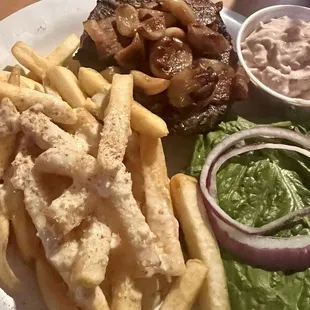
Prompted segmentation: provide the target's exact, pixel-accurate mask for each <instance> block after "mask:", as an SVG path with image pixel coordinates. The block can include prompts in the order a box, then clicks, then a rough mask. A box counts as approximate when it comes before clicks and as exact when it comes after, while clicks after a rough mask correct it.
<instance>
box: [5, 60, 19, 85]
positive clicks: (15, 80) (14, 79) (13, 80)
mask: <svg viewBox="0 0 310 310" xmlns="http://www.w3.org/2000/svg"><path fill="white" fill-rule="evenodd" d="M20 73H21V67H20V66H18V65H16V66H14V67H13V69H12V72H11V74H10V76H9V79H8V83H9V84H12V85H16V86H20Z"/></svg>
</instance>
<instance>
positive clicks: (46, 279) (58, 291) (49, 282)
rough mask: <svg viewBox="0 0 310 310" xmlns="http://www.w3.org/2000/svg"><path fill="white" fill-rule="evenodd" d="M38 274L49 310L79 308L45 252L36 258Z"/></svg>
mask: <svg viewBox="0 0 310 310" xmlns="http://www.w3.org/2000/svg"><path fill="white" fill-rule="evenodd" d="M36 274H37V280H38V284H39V288H40V291H41V294H42V296H43V299H44V301H45V304H46V306H47V308H48V309H49V310H56V309H57V310H78V308H77V306H76V305H75V303H74V302H73V300H72V299H71V298H70V296H69V294H68V293H69V292H68V288H67V286H66V284H65V283H64V282H63V280H62V278H61V277H60V276H59V275H58V274H57V272H56V271H55V270H54V268H53V267H52V266H51V265H50V264H49V263H48V262H47V260H46V258H45V257H44V256H43V254H41V256H40V257H39V258H38V259H37V260H36Z"/></svg>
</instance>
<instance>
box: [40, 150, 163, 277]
mask: <svg viewBox="0 0 310 310" xmlns="http://www.w3.org/2000/svg"><path fill="white" fill-rule="evenodd" d="M96 168H97V163H96V160H95V158H94V157H92V156H90V155H87V154H83V153H77V152H75V151H72V150H69V149H66V150H59V149H48V150H47V151H45V152H44V153H42V154H41V155H40V156H39V157H38V158H37V159H36V169H37V170H38V171H42V172H46V173H56V174H60V175H64V176H69V177H72V178H73V179H75V180H78V181H79V182H82V183H83V184H85V186H87V187H88V188H92V189H95V190H97V191H98V193H99V194H100V195H101V196H102V197H103V198H105V197H106V196H108V197H109V199H107V200H106V201H107V203H111V204H112V206H113V208H114V210H115V214H117V216H118V218H119V221H120V225H121V226H122V231H123V233H124V238H126V241H128V243H129V244H130V246H131V247H132V249H134V254H135V256H136V260H137V267H138V269H139V272H141V273H143V275H144V276H152V275H153V274H154V273H155V272H157V271H158V270H159V266H160V260H159V256H158V253H157V250H158V249H157V247H156V244H155V238H154V235H153V233H152V232H151V230H150V228H149V226H148V225H147V223H146V222H145V218H144V216H143V215H142V213H141V211H140V209H139V206H138V204H137V202H136V200H135V199H134V197H133V194H132V190H131V186H132V185H131V179H130V175H129V173H127V172H126V169H125V166H124V165H121V167H120V169H119V170H118V171H117V173H116V175H114V176H113V182H112V184H110V185H109V187H108V190H107V189H106V187H107V184H106V183H107V181H108V183H109V182H110V181H109V180H106V179H105V177H104V176H102V175H99V176H97V175H96V173H97V172H98V171H97V170H96ZM112 206H111V208H112Z"/></svg>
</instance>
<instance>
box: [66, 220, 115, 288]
mask: <svg viewBox="0 0 310 310" xmlns="http://www.w3.org/2000/svg"><path fill="white" fill-rule="evenodd" d="M80 242H81V244H80V247H79V251H78V254H77V256H76V258H75V262H74V264H73V267H72V271H71V281H72V282H73V283H77V284H78V285H81V286H83V287H95V286H98V285H100V283H101V282H102V281H103V280H104V278H105V273H106V268H107V265H108V261H109V253H110V242H111V231H110V229H109V227H108V226H106V225H105V224H103V223H101V222H98V221H97V220H96V219H93V220H92V221H91V223H90V224H89V226H88V227H86V228H84V229H83V236H82V239H81V241H80Z"/></svg>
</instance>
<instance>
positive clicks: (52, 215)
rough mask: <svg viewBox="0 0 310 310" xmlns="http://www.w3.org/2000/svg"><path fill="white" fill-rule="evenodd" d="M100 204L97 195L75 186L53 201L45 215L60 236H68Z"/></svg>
mask: <svg viewBox="0 0 310 310" xmlns="http://www.w3.org/2000/svg"><path fill="white" fill-rule="evenodd" d="M100 202H101V201H100V199H98V197H97V195H96V194H94V193H90V192H89V190H87V189H86V188H84V187H81V186H79V185H75V184H74V185H71V186H70V187H69V188H68V189H67V190H65V191H64V192H63V194H62V195H61V196H59V197H58V198H56V199H55V200H53V201H52V203H51V204H50V205H49V206H48V208H47V209H46V210H45V215H46V217H47V218H48V219H49V220H50V222H51V223H53V224H54V227H55V230H56V231H57V232H59V235H66V234H68V233H69V232H71V231H72V230H73V229H74V228H75V227H78V226H79V225H80V224H81V223H82V221H83V220H84V219H85V218H86V217H87V216H89V215H90V214H91V212H93V211H94V209H95V205H96V204H98V203H100Z"/></svg>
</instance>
